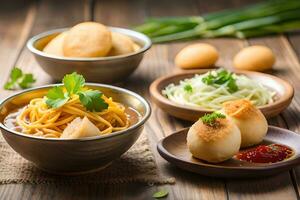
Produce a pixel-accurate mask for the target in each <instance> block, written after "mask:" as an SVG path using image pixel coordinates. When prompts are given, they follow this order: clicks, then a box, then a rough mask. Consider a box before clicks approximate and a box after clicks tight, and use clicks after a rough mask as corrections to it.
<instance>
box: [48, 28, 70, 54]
mask: <svg viewBox="0 0 300 200" xmlns="http://www.w3.org/2000/svg"><path fill="white" fill-rule="evenodd" d="M66 35H67V32H63V33H60V34H58V35H57V36H56V37H55V38H53V39H52V40H51V41H50V42H49V43H48V44H47V45H46V46H45V48H44V49H43V51H44V52H45V53H48V54H51V55H55V56H64V53H63V42H64V39H65V37H66Z"/></svg>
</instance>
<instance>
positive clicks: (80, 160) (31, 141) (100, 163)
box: [0, 83, 151, 174]
mask: <svg viewBox="0 0 300 200" xmlns="http://www.w3.org/2000/svg"><path fill="white" fill-rule="evenodd" d="M86 85H87V86H88V87H90V88H93V89H98V90H101V91H102V92H103V93H104V94H105V95H107V96H110V97H112V98H113V99H114V100H116V101H118V102H120V103H123V104H124V105H126V106H129V107H131V108H133V109H135V110H136V111H137V112H139V114H140V115H141V118H140V119H139V121H138V122H137V123H136V124H134V125H132V126H130V127H129V128H128V129H126V130H123V131H117V132H114V133H111V134H107V135H103V136H95V137H89V138H81V139H59V138H41V137H35V136H31V135H28V134H23V133H20V132H16V131H13V130H11V129H9V128H7V127H6V126H5V125H4V124H3V119H4V118H5V117H6V116H7V114H9V113H10V112H11V111H12V110H13V109H16V108H19V107H21V106H23V105H26V104H27V103H28V102H29V101H30V99H32V98H36V97H42V96H44V95H45V94H46V92H47V91H48V89H49V88H50V87H52V86H54V85H48V86H43V87H37V88H32V89H29V90H25V91H22V92H20V93H18V94H15V95H12V96H10V97H8V98H6V99H5V100H3V101H2V102H1V103H0V129H1V132H2V134H3V137H4V138H5V140H6V141H7V143H8V144H9V145H10V146H11V147H12V148H13V149H14V150H15V151H16V152H17V153H19V154H20V155H21V156H22V157H24V158H25V159H27V160H29V161H31V162H33V163H34V164H35V165H36V166H37V167H39V168H41V169H43V170H45V171H49V172H53V173H59V174H77V173H84V172H90V171H95V170H98V169H101V168H104V167H106V166H107V165H109V164H110V163H111V162H112V161H113V160H115V159H117V158H119V157H120V156H121V155H122V154H123V153H125V152H126V151H127V150H128V149H129V148H130V147H131V146H132V145H133V144H134V143H135V141H136V140H137V138H138V137H139V135H140V134H141V132H142V130H143V127H144V123H145V122H146V121H147V119H148V118H149V116H150V113H151V108H150V105H149V104H148V102H147V101H146V100H145V99H144V98H143V97H141V96H140V95H138V94H136V93H134V92H131V91H129V90H126V89H122V88H119V87H114V86H109V85H102V84H91V83H89V84H86Z"/></svg>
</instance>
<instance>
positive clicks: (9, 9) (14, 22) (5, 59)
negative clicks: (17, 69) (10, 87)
mask: <svg viewBox="0 0 300 200" xmlns="http://www.w3.org/2000/svg"><path fill="white" fill-rule="evenodd" d="M35 11H36V3H35V2H34V1H27V3H26V1H25V0H24V1H20V0H19V1H17V3H16V4H11V3H9V2H6V3H4V4H2V5H1V7H0V18H1V20H0V35H1V42H0V66H1V67H0V68H1V73H0V87H1V89H0V98H3V97H5V96H6V95H7V94H10V92H8V91H4V90H3V89H2V88H3V85H4V84H5V82H6V81H7V79H8V76H9V72H10V70H11V69H12V68H13V67H14V66H15V64H16V59H17V58H18V56H19V54H20V52H21V50H22V48H23V46H24V44H25V42H26V40H27V37H28V34H29V31H30V29H31V27H32V23H33V21H34V18H35Z"/></svg>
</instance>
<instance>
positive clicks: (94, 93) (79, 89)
mask: <svg viewBox="0 0 300 200" xmlns="http://www.w3.org/2000/svg"><path fill="white" fill-rule="evenodd" d="M63 84H64V87H63V86H55V87H53V88H51V89H50V90H49V91H48V94H47V95H46V97H47V98H46V104H47V105H48V106H50V107H52V108H58V107H60V106H62V105H64V104H65V103H67V102H68V100H69V99H70V98H71V96H72V95H78V96H79V100H80V102H81V103H82V105H83V106H84V107H85V108H86V109H87V110H89V111H96V112H99V111H101V110H103V109H106V108H108V104H107V103H106V102H105V101H104V100H103V99H102V98H101V97H102V95H103V94H102V92H100V91H98V90H90V89H86V88H84V85H85V80H84V77H83V76H82V75H79V74H77V73H76V72H74V73H72V74H67V75H65V77H64V78H63ZM64 89H65V90H64Z"/></svg>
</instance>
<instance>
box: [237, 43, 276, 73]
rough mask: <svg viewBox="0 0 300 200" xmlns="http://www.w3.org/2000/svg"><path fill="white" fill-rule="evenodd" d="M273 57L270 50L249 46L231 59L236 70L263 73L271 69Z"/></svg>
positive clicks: (273, 61)
mask: <svg viewBox="0 0 300 200" xmlns="http://www.w3.org/2000/svg"><path fill="white" fill-rule="evenodd" d="M274 63H275V56H274V54H273V52H272V50H271V49H270V48H268V47H265V46H259V45H256V46H250V47H246V48H244V49H242V50H241V51H240V52H238V53H237V54H236V56H235V57H234V59H233V65H234V67H235V68H237V69H242V70H250V71H265V70H269V69H272V66H273V65H274Z"/></svg>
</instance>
